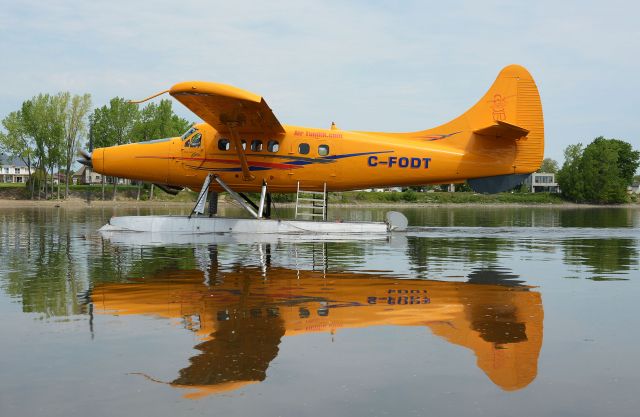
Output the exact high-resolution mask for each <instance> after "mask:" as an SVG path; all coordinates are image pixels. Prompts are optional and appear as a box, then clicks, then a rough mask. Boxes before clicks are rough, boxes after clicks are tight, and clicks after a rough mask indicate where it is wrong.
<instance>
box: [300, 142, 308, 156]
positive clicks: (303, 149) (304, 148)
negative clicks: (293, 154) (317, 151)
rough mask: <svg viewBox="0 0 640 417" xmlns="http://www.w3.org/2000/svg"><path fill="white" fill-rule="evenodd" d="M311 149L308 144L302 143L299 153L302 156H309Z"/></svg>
mask: <svg viewBox="0 0 640 417" xmlns="http://www.w3.org/2000/svg"><path fill="white" fill-rule="evenodd" d="M309 149H311V148H310V147H309V144H308V143H301V144H300V145H298V153H301V154H302V155H306V154H308V153H309Z"/></svg>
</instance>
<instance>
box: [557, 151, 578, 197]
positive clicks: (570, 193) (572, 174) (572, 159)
mask: <svg viewBox="0 0 640 417" xmlns="http://www.w3.org/2000/svg"><path fill="white" fill-rule="evenodd" d="M582 152H583V147H582V144H581V143H578V144H576V145H569V146H567V147H566V149H565V150H564V164H562V169H560V171H558V175H557V181H558V185H559V186H560V189H561V190H562V194H563V195H564V196H565V197H567V198H569V199H570V200H572V201H576V202H578V201H583V200H584V193H583V188H584V182H583V177H582V175H581V169H580V162H581V160H582Z"/></svg>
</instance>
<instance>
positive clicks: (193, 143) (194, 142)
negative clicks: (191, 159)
mask: <svg viewBox="0 0 640 417" xmlns="http://www.w3.org/2000/svg"><path fill="white" fill-rule="evenodd" d="M201 141H202V134H201V133H196V134H195V135H193V137H192V138H191V139H189V140H188V141H187V143H185V144H184V146H185V147H187V148H199V147H200V142H201Z"/></svg>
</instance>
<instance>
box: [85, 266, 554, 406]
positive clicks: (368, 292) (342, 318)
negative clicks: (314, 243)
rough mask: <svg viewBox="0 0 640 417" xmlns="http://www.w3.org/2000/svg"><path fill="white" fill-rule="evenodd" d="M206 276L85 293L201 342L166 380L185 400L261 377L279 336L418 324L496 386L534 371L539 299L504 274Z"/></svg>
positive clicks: (244, 270) (281, 271) (252, 270)
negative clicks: (458, 349) (444, 277)
mask: <svg viewBox="0 0 640 417" xmlns="http://www.w3.org/2000/svg"><path fill="white" fill-rule="evenodd" d="M212 268H214V269H215V265H213V266H212ZM214 273H215V274H216V276H217V279H215V280H209V279H207V277H206V276H205V273H204V272H202V271H200V270H175V269H171V270H169V269H165V270H162V271H160V272H159V273H157V274H156V275H154V276H151V277H148V278H145V279H144V280H139V281H134V282H129V283H105V284H98V285H96V286H95V288H94V289H93V293H92V302H93V305H94V311H95V313H97V314H119V315H127V314H144V315H153V316H157V317H163V318H167V319H179V320H180V322H181V323H183V324H184V326H185V328H187V329H189V330H191V331H193V332H195V333H197V334H198V335H200V336H201V337H202V342H201V343H199V344H198V345H196V346H195V349H197V350H199V351H200V353H199V354H198V355H196V356H194V357H192V358H191V359H190V365H189V366H188V367H186V368H184V369H182V370H181V371H180V372H179V375H178V377H177V378H175V379H174V380H173V381H170V382H167V383H169V384H171V385H173V386H176V387H181V388H192V389H196V390H197V391H196V392H195V393H191V394H188V395H187V396H189V397H191V398H197V397H200V396H203V395H207V394H212V393H219V392H224V391H229V390H233V389H237V388H239V387H241V386H244V385H246V384H250V383H256V382H259V381H263V380H264V379H265V378H266V371H267V368H268V366H269V364H270V362H271V361H272V360H273V359H274V358H275V357H276V356H277V354H278V346H279V344H280V341H281V339H282V337H284V336H294V335H300V334H307V333H313V332H331V333H333V332H336V331H338V330H339V329H348V328H358V327H370V326H381V325H391V326H425V327H428V328H429V329H430V330H431V331H432V332H433V333H434V334H436V335H438V336H440V337H442V338H444V339H445V340H447V341H448V342H450V343H453V344H456V345H460V346H463V347H466V348H468V349H471V350H472V351H473V352H474V353H475V355H476V357H477V364H478V366H479V367H480V368H481V369H482V370H483V371H484V372H485V373H486V375H487V376H488V377H489V378H490V379H491V380H492V381H493V382H494V383H495V384H496V385H498V386H499V387H500V388H502V389H504V390H516V389H520V388H523V387H525V386H527V385H528V384H529V383H530V382H531V381H533V379H534V378H535V377H536V374H537V362H538V355H539V352H540V348H541V345H542V321H543V309H542V304H541V298H540V294H539V293H538V292H536V291H532V290H531V289H530V288H529V287H526V286H523V285H521V283H520V282H519V281H517V280H515V279H514V278H517V276H514V275H510V274H508V273H505V272H503V271H496V270H494V271H488V270H479V271H475V272H474V273H472V274H470V276H469V277H468V278H469V281H468V282H442V281H433V280H408V279H402V280H399V279H394V278H389V277H379V276H375V275H371V274H365V273H327V272H326V271H323V272H316V271H298V270H295V269H288V268H283V267H274V266H270V267H268V268H267V269H266V271H265V269H264V268H260V267H243V266H238V267H236V268H235V269H234V270H231V271H225V272H221V271H218V270H216V271H214ZM209 282H211V283H210V284H209ZM149 378H151V377H149Z"/></svg>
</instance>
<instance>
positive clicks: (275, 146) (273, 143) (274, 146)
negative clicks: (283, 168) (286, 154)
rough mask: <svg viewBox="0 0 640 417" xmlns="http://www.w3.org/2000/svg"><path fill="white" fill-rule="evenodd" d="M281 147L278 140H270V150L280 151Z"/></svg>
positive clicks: (268, 147) (268, 148)
mask: <svg viewBox="0 0 640 417" xmlns="http://www.w3.org/2000/svg"><path fill="white" fill-rule="evenodd" d="M279 149H280V144H279V143H278V141H277V140H270V141H269V144H268V145H267V150H268V151H269V152H278V150H279Z"/></svg>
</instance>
